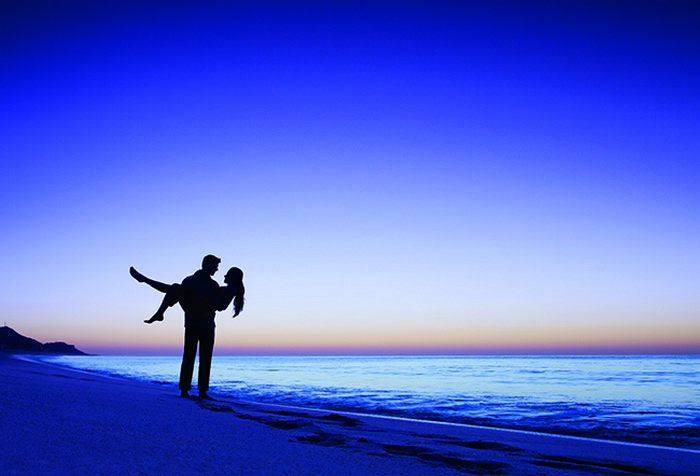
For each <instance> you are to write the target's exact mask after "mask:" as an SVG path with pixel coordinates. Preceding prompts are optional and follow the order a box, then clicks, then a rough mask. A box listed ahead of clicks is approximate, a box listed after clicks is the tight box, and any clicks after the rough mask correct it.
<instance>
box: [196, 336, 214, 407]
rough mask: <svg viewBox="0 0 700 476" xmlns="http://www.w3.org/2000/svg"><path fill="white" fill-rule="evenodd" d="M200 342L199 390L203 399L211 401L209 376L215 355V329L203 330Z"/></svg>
mask: <svg viewBox="0 0 700 476" xmlns="http://www.w3.org/2000/svg"><path fill="white" fill-rule="evenodd" d="M201 331H202V334H201V338H200V341H199V378H198V380H197V390H198V391H199V396H200V397H201V398H207V399H211V397H209V395H207V392H208V391H209V375H210V374H211V358H212V355H213V354H214V329H202V330H201Z"/></svg>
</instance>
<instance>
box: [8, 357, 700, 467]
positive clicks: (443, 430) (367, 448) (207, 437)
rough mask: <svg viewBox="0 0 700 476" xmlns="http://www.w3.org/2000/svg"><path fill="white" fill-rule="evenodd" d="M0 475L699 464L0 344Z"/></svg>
mask: <svg viewBox="0 0 700 476" xmlns="http://www.w3.org/2000/svg"><path fill="white" fill-rule="evenodd" d="M0 383H1V385H0V475H4V476H10V475H13V476H14V475H23V476H28V475H32V476H34V475H37V476H39V475H49V476H55V475H57V476H60V475H91V476H95V475H115V476H116V475H172V476H176V475H217V476H221V475H234V474H235V475H265V476H276V475H328V474H332V475H334V476H338V475H387V476H392V475H433V474H434V475H464V474H477V475H515V476H517V475H545V476H549V475H552V476H554V475H557V476H559V475H591V474H606V475H613V474H619V475H623V474H624V475H631V474H643V475H678V476H681V475H700V452H697V451H688V450H675V449H670V448H658V447H650V446H644V445H634V444H624V443H615V442H602V441H594V440H585V439H580V438H568V437H557V436H551V435H541V434H535V433H528V432H518V431H507V430H497V429H489V428H480V427H473V426H466V425H450V424H440V423H429V422H418V421H409V420H398V419H390V418H381V417H370V416H364V415H354V414H338V413H334V412H329V411H322V410H313V409H302V408H289V407H280V406H274V405H261V404H252V403H249V402H238V401H234V400H231V399H226V398H225V397H219V398H220V399H219V400H218V401H216V402H204V401H197V400H194V399H192V400H190V399H183V398H180V397H179V395H178V392H177V391H176V390H174V389H169V388H165V387H161V386H158V385H149V384H145V383H138V382H132V381H127V380H121V379H112V378H107V377H102V376H99V375H93V374H88V373H82V372H76V371H71V370H67V369H63V368H60V367H55V366H51V365H46V364H40V363H35V362H29V361H24V360H18V359H15V358H12V357H10V356H8V355H2V354H0Z"/></svg>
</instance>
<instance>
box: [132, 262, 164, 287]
mask: <svg viewBox="0 0 700 476" xmlns="http://www.w3.org/2000/svg"><path fill="white" fill-rule="evenodd" d="M129 274H130V275H131V277H132V278H134V279H135V280H136V281H138V282H139V283H146V284H148V285H149V286H150V287H152V288H153V289H155V290H157V291H160V292H162V293H167V292H168V291H169V290H170V285H169V284H165V283H161V282H160V281H156V280H155V279H151V278H147V277H146V276H144V275H143V274H141V273H139V272H138V271H136V270H135V269H134V267H133V266H132V267H131V268H129Z"/></svg>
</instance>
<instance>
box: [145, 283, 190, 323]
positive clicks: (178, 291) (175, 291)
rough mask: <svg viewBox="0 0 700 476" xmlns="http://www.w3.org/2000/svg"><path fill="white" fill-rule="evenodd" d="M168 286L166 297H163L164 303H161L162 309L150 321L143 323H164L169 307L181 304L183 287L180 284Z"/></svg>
mask: <svg viewBox="0 0 700 476" xmlns="http://www.w3.org/2000/svg"><path fill="white" fill-rule="evenodd" d="M167 286H168V291H167V292H166V293H165V296H163V301H161V303H160V307H159V308H158V310H157V311H156V313H155V314H153V316H152V317H151V318H150V319H147V320H145V321H143V322H145V323H146V324H153V323H154V322H156V321H162V320H163V319H165V311H166V310H167V309H168V308H169V307H173V306H174V305H175V304H177V303H178V302H180V298H181V297H182V289H183V288H182V286H180V285H179V284H169V285H167Z"/></svg>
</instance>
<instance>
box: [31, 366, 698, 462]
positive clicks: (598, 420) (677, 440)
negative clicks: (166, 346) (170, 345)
mask: <svg viewBox="0 0 700 476" xmlns="http://www.w3.org/2000/svg"><path fill="white" fill-rule="evenodd" d="M68 357H70V356H68ZM106 357H107V358H110V357H109V356H106ZM114 357H115V358H120V357H121V356H114ZM142 357H143V358H145V359H148V358H152V356H142ZM159 357H160V356H159ZM159 357H155V358H156V359H157V358H159ZM314 357H315V356H314ZM334 357H335V356H333V357H328V358H330V359H333V358H334ZM435 357H439V358H443V357H445V356H435ZM582 357H584V358H586V359H588V358H590V356H582ZM615 357H618V356H615ZM690 357H693V356H690ZM26 358H28V359H30V360H35V361H39V362H47V363H50V364H52V365H64V366H65V367H66V368H69V369H76V370H81V371H86V372H92V373H96V374H98V375H108V376H112V377H117V378H125V379H131V380H134V381H140V382H150V383H155V384H159V385H163V386H165V387H170V388H176V386H177V379H176V378H172V376H175V377H176V375H177V370H176V369H175V366H174V365H173V364H172V362H171V363H170V364H168V365H169V368H168V370H169V371H165V372H164V371H162V370H161V371H160V372H158V373H157V375H156V376H149V375H148V374H149V373H150V372H149V370H148V368H147V367H148V366H149V364H148V363H147V362H146V363H145V367H146V368H141V371H140V372H139V371H137V372H136V373H133V372H130V370H129V369H126V372H127V373H126V374H125V375H123V376H122V375H120V373H122V372H121V371H120V370H118V369H121V368H122V366H121V365H116V367H114V366H111V365H107V366H102V365H100V363H99V361H97V364H96V366H91V365H88V366H87V367H85V366H84V365H81V364H80V359H81V357H77V360H76V361H73V360H70V361H68V362H67V363H66V362H61V361H60V360H59V361H58V362H57V361H55V360H54V359H52V358H50V356H43V355H37V354H33V355H28V356H26ZM124 358H126V359H130V358H139V357H134V356H124ZM168 358H169V359H171V360H177V368H178V370H179V364H180V361H181V357H180V356H169V357H168ZM224 358H225V356H224ZM252 358H253V359H259V358H260V357H258V356H254V357H252ZM263 358H267V357H263ZM272 358H273V359H274V357H272ZM285 358H286V357H282V359H285ZM302 358H304V359H308V357H302ZM341 358H342V359H343V360H345V359H348V358H350V359H351V358H352V357H341ZM323 359H324V362H325V359H327V358H323ZM156 362H157V363H158V364H160V362H159V361H156ZM312 362H313V361H312ZM73 365H77V368H76V367H73ZM139 365H144V362H141V363H137V365H136V367H138V366H139ZM238 365H240V364H238ZM253 365H254V366H256V365H258V364H257V363H256V362H255V361H254V363H253ZM280 365H282V366H283V367H284V366H285V365H286V362H283V363H281V364H280ZM321 365H322V367H321V368H322V369H325V371H326V372H327V371H328V364H327V363H325V364H321ZM83 367H85V368H83ZM127 367H128V365H127ZM247 367H248V366H247V365H244V366H243V367H242V368H241V369H239V370H240V371H243V372H244V373H245V372H246V370H245V369H246V368H247ZM263 367H264V369H267V365H266V364H263ZM311 367H312V368H313V367H314V366H313V363H312V364H311ZM256 368H257V367H256ZM113 372H116V373H113ZM144 372H145V373H144ZM171 373H172V374H171ZM283 373H284V372H283ZM217 374H218V372H217ZM258 377H259V376H258V375H256V374H255V373H252V374H248V376H247V377H244V376H239V377H238V380H240V379H242V380H247V379H248V378H250V379H251V381H250V382H248V386H249V387H250V386H251V385H252V387H250V388H255V385H262V386H265V385H266V384H267V383H268V382H266V381H264V380H260V379H259V378H258ZM276 378H277V377H275V379H276ZM517 378H518V376H516V379H517ZM275 379H273V381H271V382H269V383H272V384H275V382H274V380H275ZM283 382H286V380H285V379H284V377H283ZM219 383H220V384H224V385H223V386H221V387H219V386H218V385H217V384H216V382H214V383H213V385H212V388H211V389H210V390H211V392H210V393H211V394H212V395H214V394H218V395H219V396H220V397H222V398H233V399H236V400H238V401H248V402H249V403H258V402H269V403H275V404H278V405H282V406H290V407H294V408H321V409H323V410H324V411H333V412H345V413H347V414H357V415H366V416H383V417H390V418H399V419H406V420H408V421H424V422H436V423H451V424H457V425H465V426H467V427H477V428H482V427H483V428H494V429H502V430H512V431H523V432H527V433H532V434H545V435H552V436H566V437H573V438H583V439H585V440H599V441H611V442H625V443H634V444H638V445H647V446H651V447H656V446H659V447H665V448H672V449H685V450H691V451H700V444H699V442H700V441H699V440H698V438H697V432H696V433H692V432H693V431H694V428H692V427H687V426H686V424H687V421H688V420H687V418H695V417H696V413H697V412H695V413H693V412H692V411H690V409H689V407H687V405H691V406H692V404H691V403H690V402H688V401H685V402H683V403H679V405H683V404H684V405H686V406H682V407H681V406H679V407H678V408H686V409H687V410H686V411H685V412H682V413H681V414H678V415H675V414H673V412H671V411H670V410H669V408H671V407H669V406H668V405H666V407H665V408H656V407H653V405H652V407H653V408H652V409H651V410H649V411H651V412H653V411H657V410H658V412H661V413H658V412H657V413H655V414H654V415H653V416H654V418H655V422H652V423H651V424H649V423H648V422H647V423H645V421H644V419H645V418H647V420H648V416H646V415H650V413H649V411H647V410H648V409H647V408H644V405H642V408H637V409H635V408H623V409H622V410H621V411H619V412H617V413H612V412H611V411H610V410H609V409H608V407H609V405H598V407H597V408H594V409H589V410H587V411H581V412H580V413H577V412H579V410H578V408H577V406H578V405H579V404H578V403H577V402H579V401H581V402H585V401H586V400H585V399H584V400H577V398H578V396H579V394H578V393H575V392H574V393H571V391H570V392H569V395H568V398H566V397H562V398H564V400H565V401H564V402H562V403H561V405H559V402H557V403H556V405H557V406H558V407H560V408H558V410H556V411H552V412H549V413H548V410H547V409H544V410H543V414H542V415H541V416H540V417H538V418H535V419H533V418H529V419H528V418H527V416H526V415H525V416H526V417H525V418H524V419H518V418H515V417H513V415H515V416H516V417H517V416H523V415H524V414H525V413H527V412H526V411H524V412H523V413H522V414H518V413H517V412H518V411H520V409H519V408H510V407H508V402H505V404H506V406H505V407H503V406H502V405H501V404H500V403H499V404H493V403H492V404H490V405H488V404H487V406H486V407H485V408H482V407H481V406H480V405H475V404H472V405H471V407H472V410H473V411H474V412H475V413H474V414H475V415H477V417H473V418H472V417H470V415H469V414H468V413H457V414H450V413H449V412H444V411H442V410H441V406H440V405H441V403H440V402H437V401H433V402H430V401H428V399H425V398H423V399H422V401H420V402H419V403H421V404H423V406H422V407H418V406H412V405H410V404H407V402H411V401H412V399H413V397H411V396H410V395H408V396H407V398H403V399H402V400H401V401H399V400H397V402H396V403H397V406H396V407H391V406H388V407H387V406H383V405H381V402H379V403H380V405H379V406H378V407H377V408H375V406H376V405H372V404H374V403H377V402H376V401H371V397H370V401H366V399H365V401H364V403H369V405H364V404H362V403H363V401H359V400H358V401H356V400H355V399H354V398H352V396H349V397H348V396H343V397H340V398H334V397H333V395H331V394H329V393H328V392H325V397H324V398H317V396H316V395H315V394H314V393H313V391H312V392H310V393H306V392H305V391H304V392H299V391H297V392H295V393H291V392H288V394H287V395H284V396H283V398H278V397H279V395H276V394H273V395H270V396H266V395H262V394H259V392H256V391H252V392H248V393H249V395H247V396H246V395H245V393H246V392H243V394H239V393H238V392H236V391H235V390H233V391H227V390H228V388H227V387H226V386H225V384H226V383H227V381H226V379H224V380H223V381H221V382H219ZM287 383H288V382H287ZM337 383H338V382H336V384H337ZM521 384H522V382H521ZM282 385H283V386H284V385H285V384H284V383H282ZM340 385H341V386H342V383H341V384H340ZM217 388H218V391H220V392H221V393H217ZM320 389H321V390H323V387H320ZM482 390H483V388H482ZM630 390H631V389H630ZM656 390H657V391H659V390H662V389H659V388H657V389H656ZM346 391H347V389H346ZM527 391H528V389H525V392H527ZM581 391H582V392H584V395H585V391H586V389H585V385H584V388H583V390H581ZM589 391H590V389H589ZM212 392H213V393H212ZM618 392H619V390H618ZM250 393H252V394H250ZM322 393H323V392H322ZM234 395H236V396H234ZM628 395H631V394H628ZM455 396H456V397H459V395H455ZM529 397H530V398H531V397H532V395H529ZM535 398H537V397H536V396H535ZM523 401H526V399H525V398H524V399H523ZM566 402H569V403H566ZM358 403H359V404H358ZM501 403H503V402H501ZM598 403H601V402H598ZM623 403H624V402H623ZM431 405H436V407H434V408H433V407H432V406H431ZM532 406H534V407H535V408H534V409H533V410H534V411H538V410H539V408H537V405H526V407H528V408H529V407H532ZM541 406H542V405H540V407H541ZM584 406H585V404H584ZM482 410H483V411H485V412H488V416H487V417H479V416H478V415H479V412H480V411H482ZM513 411H515V412H516V413H512V412H513ZM625 412H629V415H632V418H635V416H637V415H639V416H638V417H637V420H636V421H634V422H633V421H630V424H629V425H627V426H625V424H624V415H626V414H627V413H625ZM645 412H646V413H645ZM663 412H666V413H665V414H664V413H663ZM680 415H683V416H684V417H685V418H686V420H681V419H682V417H681V416H680ZM560 417H563V418H564V419H565V420H564V421H561V422H560V421H559V418H560ZM666 417H668V418H671V421H669V420H668V419H667V418H666ZM674 418H675V419H674ZM621 421H622V422H623V423H621V424H620V423H619V422H621ZM570 423H571V424H570ZM637 423H639V424H640V425H639V426H637V425H636V424H637Z"/></svg>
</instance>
